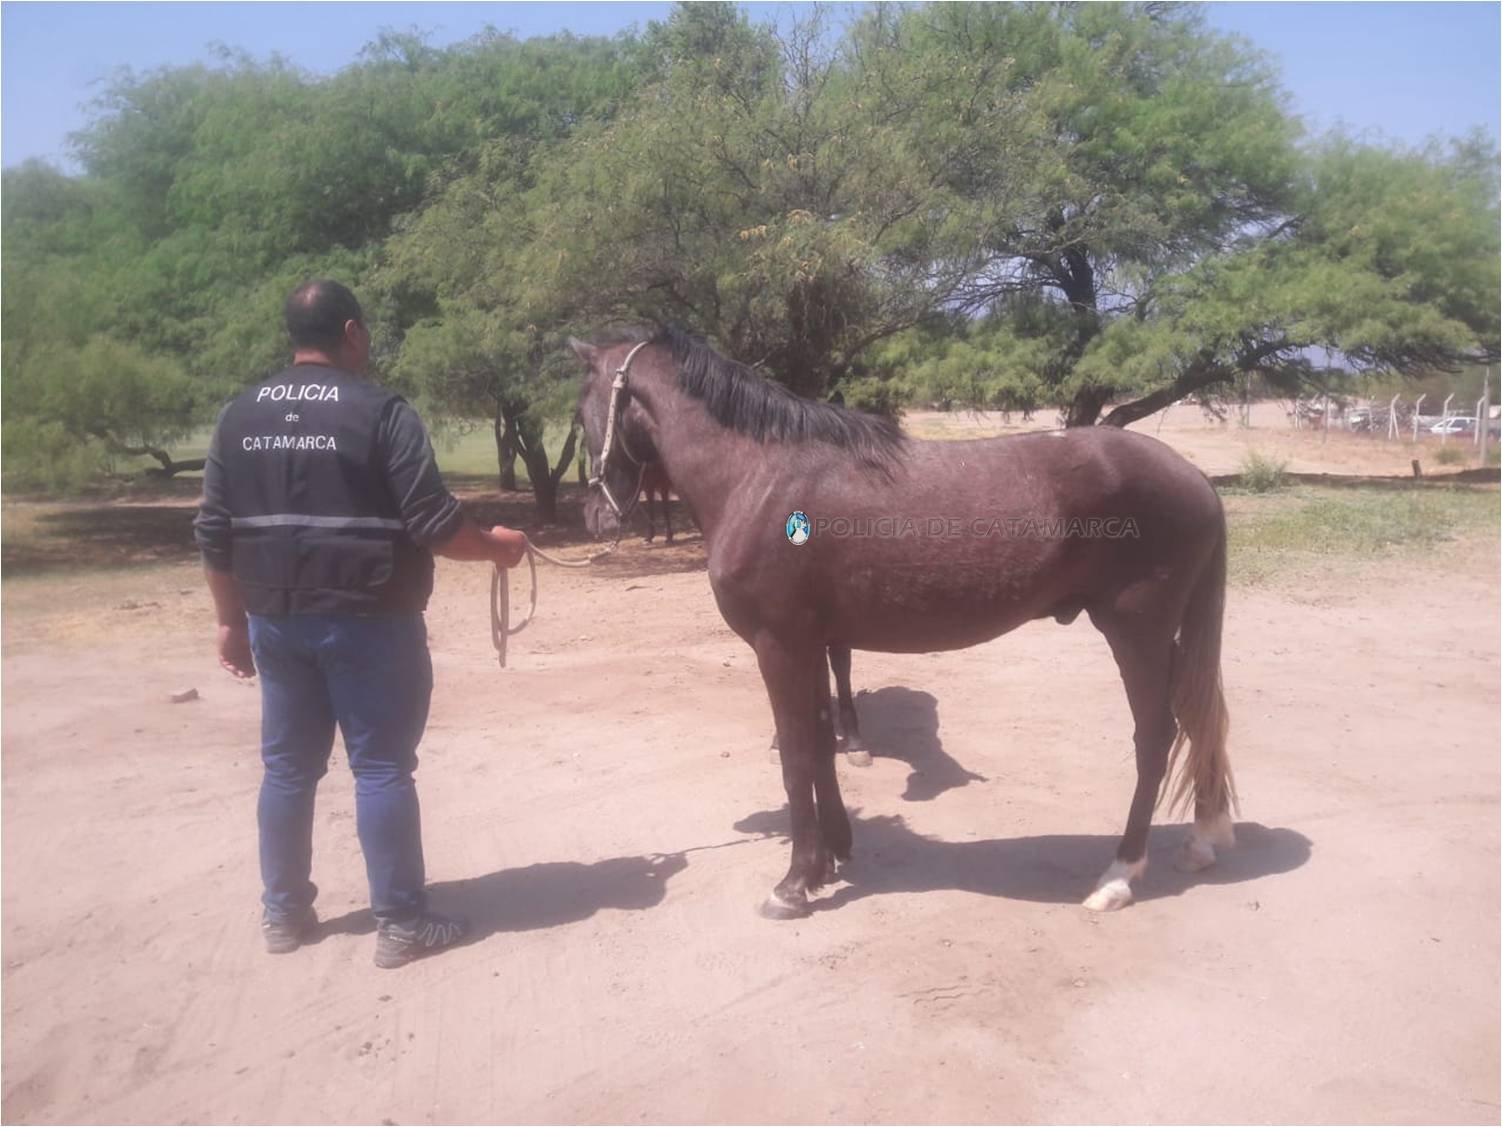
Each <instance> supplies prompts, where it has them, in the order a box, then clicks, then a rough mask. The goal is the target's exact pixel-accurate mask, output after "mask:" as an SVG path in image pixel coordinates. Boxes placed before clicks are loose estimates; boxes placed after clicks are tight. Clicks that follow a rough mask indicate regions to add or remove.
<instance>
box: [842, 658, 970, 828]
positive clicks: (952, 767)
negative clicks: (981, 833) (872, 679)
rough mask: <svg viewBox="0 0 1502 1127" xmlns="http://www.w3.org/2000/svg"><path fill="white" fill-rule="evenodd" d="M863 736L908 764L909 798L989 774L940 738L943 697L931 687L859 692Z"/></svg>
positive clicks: (879, 752)
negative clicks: (937, 697) (968, 763)
mask: <svg viewBox="0 0 1502 1127" xmlns="http://www.w3.org/2000/svg"><path fill="white" fill-rule="evenodd" d="M855 701H856V711H857V716H858V718H859V720H860V728H861V739H862V740H864V741H865V744H866V747H867V748H868V749H869V750H870V752H871V754H872V756H874V757H876V758H880V759H895V760H897V761H898V762H900V763H906V764H907V765H908V777H907V789H906V790H904V791H903V792H902V799H903V801H905V802H928V801H931V800H932V799H934V798H937V797H938V796H939V795H941V794H943V793H944V792H945V791H947V790H953V789H955V788H956V787H962V786H964V785H965V784H966V783H985V782H989V781H990V780H989V779H987V778H986V776H985V775H979V774H976V773H975V772H974V771H971V770H969V769H968V768H966V767H963V766H961V765H960V763H959V762H958V761H957V760H956V759H954V757H952V756H951V755H949V753H948V752H946V751H945V750H944V744H943V741H941V740H940V739H939V702H938V701H936V700H935V699H934V696H933V694H932V693H925V692H922V691H920V690H917V689H909V688H906V687H904V686H902V685H889V686H887V687H886V688H882V689H876V690H875V691H866V690H862V691H861V692H860V693H859V694H857V695H856V698H855Z"/></svg>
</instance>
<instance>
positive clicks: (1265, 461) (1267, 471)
mask: <svg viewBox="0 0 1502 1127" xmlns="http://www.w3.org/2000/svg"><path fill="white" fill-rule="evenodd" d="M1287 472H1288V463H1287V462H1286V461H1285V460H1283V459H1281V458H1274V457H1272V456H1271V455H1268V454H1263V453H1262V452H1261V451H1260V450H1249V451H1247V454H1246V457H1244V458H1242V459H1241V467H1240V473H1241V485H1242V487H1243V488H1244V489H1249V490H1251V491H1252V492H1253V493H1272V492H1274V491H1275V490H1278V489H1282V488H1283V487H1284V485H1286V484H1287V481H1286V480H1285V479H1284V476H1283V475H1284V474H1285V473H1287Z"/></svg>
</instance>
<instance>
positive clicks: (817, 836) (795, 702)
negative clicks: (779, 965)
mask: <svg viewBox="0 0 1502 1127" xmlns="http://www.w3.org/2000/svg"><path fill="white" fill-rule="evenodd" d="M756 660H757V664H758V665H759V666H760V667H761V676H762V680H763V681H764V682H765V683H766V686H767V696H768V698H769V699H770V700H771V703H772V717H773V720H774V722H775V723H776V725H777V736H778V742H779V744H780V746H781V761H782V785H783V789H784V790H786V791H787V798H788V814H789V816H790V817H791V819H792V840H793V856H792V862H791V864H790V865H789V866H788V873H787V876H785V877H783V879H782V880H781V881H780V882H779V883H778V885H777V887H776V888H774V889H773V890H772V894H771V895H770V896H769V897H767V900H766V902H765V903H764V904H763V905H762V914H763V915H765V916H768V917H770V918H772V919H779V920H786V919H796V918H798V917H800V916H804V915H807V914H808V893H809V892H810V891H811V890H813V889H816V888H818V887H819V886H820V885H822V884H824V882H825V881H826V880H828V879H829V875H830V872H831V865H832V860H833V856H834V855H839V856H848V855H849V851H850V823H849V820H848V818H847V817H846V815H845V808H844V806H843V804H842V803H841V801H840V796H839V787H838V785H836V784H835V782H834V726H833V723H832V720H831V717H830V709H829V703H830V702H829V675H828V674H827V673H826V672H825V666H824V652H823V649H822V647H818V646H808V645H806V644H801V643H796V642H795V643H791V644H786V643H784V642H782V641H781V640H779V639H775V638H772V637H770V636H763V638H762V639H761V640H759V641H758V642H757V645H756ZM816 789H817V792H818V801H817V802H816V801H815V791H816ZM826 841H828V845H829V846H830V847H832V848H829V847H827V846H826Z"/></svg>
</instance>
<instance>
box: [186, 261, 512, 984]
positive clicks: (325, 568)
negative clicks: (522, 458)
mask: <svg viewBox="0 0 1502 1127" xmlns="http://www.w3.org/2000/svg"><path fill="white" fill-rule="evenodd" d="M285 312H286V322H287V332H288V334H289V335H290V336H291V338H292V348H293V357H292V366H291V367H289V368H287V369H286V370H284V371H282V372H278V373H277V374H276V375H274V376H272V377H271V378H270V379H268V380H266V381H264V382H262V383H260V384H257V385H256V386H255V387H252V388H251V389H250V390H248V391H246V392H245V393H244V394H242V395H241V396H239V397H238V398H237V399H235V400H234V402H232V403H230V404H229V406H228V407H226V408H225V409H224V411H223V413H222V414H221V415H220V416H219V423H218V426H217V427H216V428H215V431H214V438H213V442H212V444H211V446H210V448H209V454H208V460H207V463H206V464H205V467H204V481H203V502H202V505H201V507H200V509H199V514H198V518H197V520H196V521H195V526H194V531H195V537H196V539H197V542H198V546H199V548H200V550H201V551H202V553H203V560H204V565H205V568H204V570H205V573H206V575H207V577H208V584H209V589H210V591H211V592H212V593H213V596H214V606H215V609H216V612H217V614H218V619H219V662H220V664H221V665H223V666H224V668H225V669H227V670H229V671H230V672H231V673H233V674H234V675H235V676H237V677H251V676H254V675H255V674H256V673H257V671H259V673H260V676H261V756H262V760H263V762H264V764H265V775H264V778H263V780H262V783H261V794H260V801H259V805H258V811H257V813H258V820H259V823H260V841H261V879H262V883H263V884H264V886H265V892H264V895H263V896H262V898H261V899H262V903H263V906H264V910H263V914H262V921H261V929H262V934H263V935H264V937H265V941H266V949H267V950H268V951H270V952H272V953H278V954H279V953H284V952H289V951H294V950H296V949H297V948H298V947H299V946H300V945H301V944H302V942H303V941H304V939H306V938H308V937H309V935H310V934H311V931H312V929H313V928H314V927H315V925H316V924H317V917H316V916H315V914H314V911H313V899H314V897H315V896H316V895H317V893H318V889H317V888H316V887H315V886H314V884H313V882H312V881H311V880H310V879H309V878H310V876H311V869H312V835H313V797H314V791H315V790H316V788H317V786H318V780H319V779H320V778H321V777H322V776H323V774H324V772H325V771H326V770H327V768H328V758H329V753H330V751H331V750H332V748H333V741H334V726H335V725H336V724H337V725H338V726H339V729H340V730H341V731H342V732H343V734H344V743H345V747H346V749H347V751H348V753H349V764H350V768H351V770H352V771H353V772H354V776H355V808H356V828H357V831H358V833H359V838H360V847H361V849H362V850H363V851H364V854H365V867H366V874H367V876H368V878H369V881H370V901H371V908H372V909H373V911H374V914H375V918H376V952H375V961H376V965H377V966H381V967H398V966H402V965H404V964H405V963H408V962H410V961H411V960H412V959H414V958H417V957H418V956H420V955H424V954H429V953H431V952H433V951H436V950H439V949H442V948H444V947H449V946H452V945H454V944H455V943H458V942H459V941H460V940H461V939H462V938H463V937H464V930H465V925H464V923H463V921H460V920H453V919H445V918H443V917H441V916H438V915H435V914H433V913H432V912H430V911H429V910H428V907H427V902H426V894H425V891H424V872H423V855H422V831H421V825H420V820H419V816H418V804H417V789H416V785H415V783H414V782H413V779H412V773H413V771H414V769H415V768H416V766H417V744H418V741H419V740H420V739H421V737H422V733H423V728H424V727H425V725H426V724H427V716H428V701H429V698H430V696H431V693H432V686H433V673H432V665H431V663H430V661H429V657H428V647H427V631H426V627H425V626H424V623H423V617H422V614H423V610H424V608H425V607H426V605H427V601H428V596H429V594H431V592H432V589H433V556H432V553H433V552H437V553H438V554H440V555H443V556H447V557H449V558H451V559H457V560H474V561H482V562H489V563H494V564H496V565H498V566H501V567H512V566H514V565H515V564H516V563H517V562H518V561H520V559H521V558H522V555H523V553H524V551H525V547H526V537H525V535H523V534H522V533H521V532H517V531H515V530H513V529H508V528H504V527H499V526H498V527H495V528H492V529H490V530H489V531H488V532H487V531H484V530H482V529H480V528H479V527H477V526H476V525H475V524H474V523H473V522H472V521H470V520H469V519H468V518H467V517H466V516H465V515H464V513H463V511H462V510H461V508H460V506H459V502H458V501H457V500H456V499H455V498H454V497H453V495H452V494H450V493H449V491H448V490H447V489H446V488H445V487H444V484H443V480H442V478H441V477H440V476H439V473H438V467H437V465H436V463H435V462H434V459H433V448H432V445H431V443H430V442H429V441H428V436H427V433H426V431H425V430H424V429H423V425H422V422H421V421H420V420H419V419H418V417H417V414H416V412H415V411H413V410H412V408H411V407H410V406H409V405H408V404H407V402H406V401H405V400H403V399H402V398H401V397H400V396H398V395H395V394H393V393H391V392H389V391H386V390H385V389H383V388H381V387H379V386H377V385H376V384H374V383H372V382H371V381H370V380H369V379H367V378H366V375H365V372H366V367H367V364H368V363H369V359H370V334H369V332H368V330H367V329H366V326H365V317H364V315H363V314H362V313H361V311H360V305H359V303H358V302H357V301H356V300H355V296H354V294H352V293H350V291H349V290H348V289H346V288H345V287H344V286H342V285H340V284H339V283H338V282H331V281H312V282H307V283H304V284H303V285H301V286H299V287H298V288H297V289H296V290H294V291H293V292H292V295H291V296H290V297H288V299H287V303H286V310H285Z"/></svg>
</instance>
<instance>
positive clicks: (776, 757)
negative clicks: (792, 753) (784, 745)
mask: <svg viewBox="0 0 1502 1127" xmlns="http://www.w3.org/2000/svg"><path fill="white" fill-rule="evenodd" d="M767 762H768V763H771V764H774V765H775V766H779V767H780V766H781V765H782V752H780V751H778V750H777V749H776V748H775V747H772V748H768V749H767Z"/></svg>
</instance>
